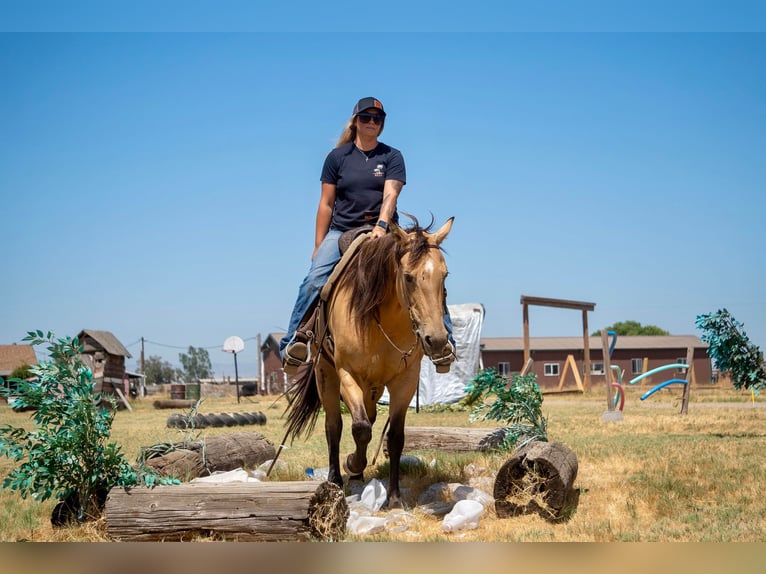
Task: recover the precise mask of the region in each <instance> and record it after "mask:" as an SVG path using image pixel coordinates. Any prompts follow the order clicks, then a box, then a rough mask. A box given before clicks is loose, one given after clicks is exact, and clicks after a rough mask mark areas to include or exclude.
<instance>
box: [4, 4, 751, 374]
mask: <svg viewBox="0 0 766 574" xmlns="http://www.w3.org/2000/svg"><path fill="white" fill-rule="evenodd" d="M139 4H140V3H139ZM753 10H756V9H755V8H753ZM23 22H24V20H23V15H22V17H21V18H20V19H19V20H17V21H16V23H15V24H14V25H11V26H8V27H6V28H5V29H6V30H13V29H16V30H28V29H33V27H32V28H30V27H27V28H25V27H24V25H22V24H23ZM30 22H32V20H31V16H30ZM48 25H50V26H52V24H49V23H46V21H45V19H43V20H42V21H41V23H40V25H39V27H38V29H41V30H48V29H49V28H46V26H48ZM694 25H695V26H697V24H694ZM14 26H16V27H15V28H14ZM737 26H739V27H740V28H737ZM752 26H753V24H752V21H744V22H742V23H740V24H738V25H735V24H733V23H732V24H731V25H729V23H728V21H724V25H723V26H722V28H723V29H749V28H748V27H752ZM298 27H300V26H298ZM116 28H117V26H115V25H111V24H108V25H106V26H104V29H107V30H114V29H116ZM159 28H163V26H159ZM165 28H167V27H165ZM214 28H215V26H212V25H211V26H209V27H208V28H207V29H214ZM469 28H470V26H469ZM617 28H619V27H617ZM702 28H704V26H702ZM58 29H61V30H67V29H68V28H67V24H66V22H65V23H64V24H63V25H61V27H60V28H58ZM72 29H80V30H88V29H93V28H91V27H89V26H85V25H82V22H81V23H80V25H79V26H74V25H73V26H72ZM147 29H150V27H149V28H147ZM339 40H340V39H339V37H338V35H337V34H330V33H321V34H320V33H317V34H313V33H304V32H292V33H283V32H274V33H269V32H249V33H230V32H227V33H190V34H169V33H131V34H121V33H114V32H104V33H66V34H54V33H37V34H35V33H13V34H10V33H2V34H0V72H1V74H2V81H1V84H0V85H1V87H0V126H2V128H1V130H0V134H1V135H0V213H2V238H1V239H0V242H1V243H0V245H2V253H3V257H2V259H3V264H2V269H3V271H4V273H3V275H4V281H3V282H2V283H1V284H0V302H2V303H0V343H2V344H10V343H14V342H20V341H21V338H22V337H23V336H24V334H25V333H26V331H28V330H31V329H43V330H54V331H55V332H56V333H57V334H59V335H75V334H77V332H79V331H80V330H81V329H84V328H89V329H102V330H108V331H111V332H113V333H114V334H115V335H116V336H117V337H118V338H119V339H120V340H121V341H122V342H123V343H124V344H125V345H127V346H128V348H129V350H130V351H131V353H132V354H133V355H134V359H131V360H129V361H128V367H129V368H135V366H136V359H137V357H138V355H139V353H140V345H139V344H138V341H139V340H140V338H141V337H144V338H145V339H146V340H147V341H148V342H147V343H146V354H147V356H150V355H157V356H160V357H162V358H163V359H164V360H168V361H170V362H171V363H173V364H174V365H178V353H179V352H183V351H184V350H185V349H186V348H187V347H188V346H189V345H193V346H195V347H206V348H208V349H209V352H210V356H211V360H212V362H213V366H214V370H215V371H216V374H217V375H219V376H220V375H221V374H224V375H230V376H233V370H234V367H233V360H232V358H231V355H228V354H224V353H223V352H222V351H221V350H220V349H221V346H222V344H223V341H224V340H225V339H226V338H227V337H229V336H231V335H238V336H240V337H242V338H243V339H245V340H246V348H245V350H244V351H243V352H242V353H240V355H239V361H238V362H239V367H240V369H239V372H240V376H254V375H255V374H256V372H257V367H256V362H257V349H256V340H255V338H256V336H257V335H258V334H260V335H261V336H262V338H264V339H265V337H266V336H267V335H268V333H270V332H275V331H282V330H284V328H285V326H286V323H287V320H288V317H289V313H290V310H291V308H292V304H293V302H294V298H295V295H296V292H297V287H298V284H299V282H300V280H301V279H302V278H303V276H304V275H305V272H306V270H307V268H308V265H309V257H310V254H311V250H312V247H313V233H314V215H315V211H316V204H317V201H318V198H319V173H320V170H321V166H322V162H323V160H324V157H325V155H326V154H327V152H328V151H329V150H330V149H331V148H332V147H333V145H334V143H335V140H336V139H337V137H338V135H339V133H340V130H341V128H342V127H343V124H344V123H345V121H346V120H347V119H348V117H349V115H350V113H351V110H352V107H353V105H354V103H355V101H356V100H357V99H358V98H360V97H363V96H368V95H371V96H375V97H377V98H379V99H380V100H382V102H383V103H384V105H385V106H386V110H387V112H388V121H387V124H386V127H385V131H384V133H383V135H382V137H381V139H382V140H383V141H385V142H386V143H388V144H390V145H393V146H394V147H397V148H399V149H401V150H402V152H403V154H404V157H405V160H406V163H407V171H408V182H407V185H406V186H405V188H404V191H403V192H402V195H401V198H400V203H399V209H400V211H405V212H408V213H412V214H414V215H415V216H417V217H418V219H420V220H421V222H428V221H429V220H430V217H431V214H433V216H434V218H435V220H436V223H437V224H441V223H442V222H443V221H444V220H446V219H447V218H448V217H451V216H455V218H456V220H455V225H454V227H453V231H452V233H451V235H450V237H449V238H448V239H447V240H446V242H445V243H444V247H445V249H446V251H447V263H448V266H449V269H450V277H449V278H448V283H447V287H448V291H449V302H451V303H467V302H480V303H483V304H484V306H485V308H486V318H485V323H484V331H483V335H484V336H487V337H503V336H509V337H513V336H521V334H522V321H521V305H520V304H519V297H520V296H521V295H522V294H527V295H536V296H543V297H558V298H565V299H577V300H583V301H591V302H595V303H596V309H595V311H594V312H593V313H591V314H590V317H589V321H590V330H591V331H594V330H597V329H598V328H600V327H604V326H607V325H610V324H612V323H614V322H616V321H624V320H635V321H639V322H641V323H643V324H653V325H658V326H660V327H663V328H665V329H667V330H669V331H670V332H671V333H673V334H679V335H681V334H696V335H700V334H701V333H700V332H699V331H698V330H696V328H695V326H694V319H695V317H696V316H697V315H699V314H701V313H708V312H712V311H715V310H717V309H719V308H723V307H725V308H727V309H729V311H731V313H732V314H733V315H734V317H735V318H736V319H738V320H739V321H741V322H743V323H744V324H745V331H746V332H747V334H748V336H749V337H750V339H751V340H752V341H753V342H754V343H756V344H757V345H759V346H761V348H764V347H766V305H764V303H765V301H764V299H766V297H764V288H763V283H764V279H766V277H765V271H766V266H764V247H766V231H764V225H763V214H764V208H765V207H766V205H765V203H766V200H765V199H764V182H765V181H766V161H764V157H766V141H765V140H764V135H763V134H764V133H766V107H765V104H766V76H765V75H764V74H763V70H764V69H766V36H764V35H763V34H760V33H758V34H752V33H686V32H676V33H622V32H616V33H586V32H583V33H579V32H578V33H559V32H555V31H554V32H545V33H489V32H485V33H465V32H456V33H378V34H372V35H370V34H361V33H359V34H358V33H346V34H344V35H343V37H342V41H339ZM530 320H531V334H532V336H577V335H579V334H580V332H581V326H580V314H579V312H575V311H567V310H560V309H546V308H537V307H535V308H532V309H531V310H530Z"/></svg>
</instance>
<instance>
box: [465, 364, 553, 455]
mask: <svg viewBox="0 0 766 574" xmlns="http://www.w3.org/2000/svg"><path fill="white" fill-rule="evenodd" d="M466 391H467V393H468V396H467V397H466V398H465V399H464V401H465V402H466V403H467V404H469V405H473V411H472V412H471V415H470V417H469V419H470V420H471V421H476V420H493V421H501V422H504V423H505V424H506V425H507V426H506V428H505V440H504V442H503V448H505V449H507V450H512V449H513V448H521V447H522V446H524V445H525V444H527V443H529V442H532V441H534V440H538V441H543V442H547V441H548V420H547V419H546V418H545V417H544V416H543V413H542V404H543V395H542V393H541V392H540V387H539V386H538V385H537V376H536V375H535V374H534V373H530V374H528V375H524V376H522V375H519V374H518V373H515V374H514V375H513V376H512V377H511V379H510V382H509V381H508V380H507V379H505V378H503V377H501V376H500V375H499V374H498V372H497V371H496V370H495V369H492V368H490V369H484V370H483V371H481V372H480V373H479V374H478V375H476V377H474V378H473V380H472V381H471V382H470V383H468V385H467V386H466Z"/></svg>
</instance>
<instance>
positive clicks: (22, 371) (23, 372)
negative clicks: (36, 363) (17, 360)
mask: <svg viewBox="0 0 766 574" xmlns="http://www.w3.org/2000/svg"><path fill="white" fill-rule="evenodd" d="M32 376H34V373H32V367H31V366H30V365H21V366H20V367H16V368H15V369H13V372H12V373H11V376H10V377H9V378H11V379H28V378H29V377H32Z"/></svg>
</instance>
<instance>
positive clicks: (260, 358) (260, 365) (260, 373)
mask: <svg viewBox="0 0 766 574" xmlns="http://www.w3.org/2000/svg"><path fill="white" fill-rule="evenodd" d="M258 386H260V387H261V393H263V389H264V386H263V353H262V352H261V334H260V333H258Z"/></svg>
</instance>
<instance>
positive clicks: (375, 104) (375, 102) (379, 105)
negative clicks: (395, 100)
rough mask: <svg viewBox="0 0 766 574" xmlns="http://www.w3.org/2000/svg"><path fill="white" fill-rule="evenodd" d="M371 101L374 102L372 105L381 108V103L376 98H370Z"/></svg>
mask: <svg viewBox="0 0 766 574" xmlns="http://www.w3.org/2000/svg"><path fill="white" fill-rule="evenodd" d="M372 101H373V102H374V103H373V105H374V106H375V107H376V108H380V109H381V110H382V109H383V104H381V103H380V102H379V101H378V100H376V99H375V98H373V99H372Z"/></svg>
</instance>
